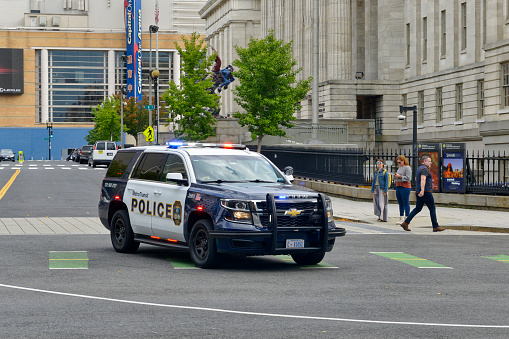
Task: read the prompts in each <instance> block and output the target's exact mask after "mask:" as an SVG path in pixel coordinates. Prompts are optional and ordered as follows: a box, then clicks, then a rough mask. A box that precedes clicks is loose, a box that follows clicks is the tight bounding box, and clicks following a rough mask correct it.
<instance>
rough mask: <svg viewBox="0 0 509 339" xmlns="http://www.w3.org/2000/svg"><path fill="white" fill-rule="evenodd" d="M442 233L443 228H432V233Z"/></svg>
mask: <svg viewBox="0 0 509 339" xmlns="http://www.w3.org/2000/svg"><path fill="white" fill-rule="evenodd" d="M442 231H445V228H443V227H434V228H433V232H442Z"/></svg>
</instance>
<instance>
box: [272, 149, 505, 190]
mask: <svg viewBox="0 0 509 339" xmlns="http://www.w3.org/2000/svg"><path fill="white" fill-rule="evenodd" d="M262 154H263V155H265V156H266V157H267V158H269V159H270V160H271V161H272V162H273V163H274V164H276V165H277V166H278V167H279V168H281V169H283V168H285V167H286V166H292V167H293V168H294V175H295V176H299V177H304V178H309V179H315V180H324V181H330V182H336V183H339V184H345V185H356V186H371V181H372V180H373V174H374V172H375V168H376V159H378V158H381V159H384V160H385V161H386V163H387V162H388V160H389V161H392V164H388V165H386V166H385V168H386V169H387V170H388V171H390V172H395V171H396V170H397V164H396V157H397V156H398V155H404V156H405V157H406V158H407V159H408V162H409V163H410V164H412V163H413V158H414V156H413V155H412V154H411V151H410V150H404V149H403V150H396V149H389V150H380V151H379V150H376V149H374V150H372V149H316V148H304V147H303V148H291V149H289V148H284V147H277V146H267V147H262ZM413 170H415V169H413ZM461 175H463V177H464V180H465V185H466V193H475V194H497V195H509V155H507V154H506V153H505V152H503V153H502V152H498V153H495V152H466V160H465V168H464V170H463V172H461ZM440 179H441V178H440ZM440 181H441V180H440ZM414 186H415V183H414V179H413V180H412V187H414ZM392 188H394V187H392Z"/></svg>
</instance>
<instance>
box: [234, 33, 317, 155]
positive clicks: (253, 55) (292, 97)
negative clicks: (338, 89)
mask: <svg viewBox="0 0 509 339" xmlns="http://www.w3.org/2000/svg"><path fill="white" fill-rule="evenodd" d="M235 50H236V51H237V54H238V55H239V59H237V60H235V61H234V62H233V65H234V66H236V67H237V71H236V72H235V73H234V75H235V77H236V78H237V79H238V80H239V84H238V85H237V86H236V87H235V89H234V90H233V92H234V93H235V94H236V98H235V101H236V102H237V103H238V104H239V105H240V106H241V107H242V108H243V109H244V110H245V113H243V112H237V113H235V114H234V117H236V118H238V119H239V124H240V125H241V126H248V130H249V131H250V132H251V135H252V136H253V139H256V138H258V152H259V151H260V148H261V142H262V139H263V137H264V136H265V135H275V136H286V133H285V131H284V130H282V129H281V127H293V126H294V125H293V124H292V121H294V120H296V118H295V117H294V115H293V114H294V112H295V111H297V110H299V109H301V105H300V101H301V100H302V99H304V97H305V96H306V94H307V92H308V91H309V89H310V83H311V80H312V78H311V77H309V78H308V79H306V80H301V81H299V82H297V83H296V79H295V78H296V75H297V74H298V73H299V72H300V71H301V70H302V68H298V69H296V70H292V68H293V67H294V66H296V65H297V61H295V59H294V58H293V56H292V43H291V42H290V43H285V42H284V41H283V40H277V39H276V38H275V37H274V32H273V31H269V34H268V35H267V36H266V37H265V38H264V39H253V38H251V39H250V41H249V44H248V47H247V48H242V47H239V46H237V45H236V46H235Z"/></svg>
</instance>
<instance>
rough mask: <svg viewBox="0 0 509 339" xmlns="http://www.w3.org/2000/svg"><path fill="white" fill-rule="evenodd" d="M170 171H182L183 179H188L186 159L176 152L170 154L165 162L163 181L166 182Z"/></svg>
mask: <svg viewBox="0 0 509 339" xmlns="http://www.w3.org/2000/svg"><path fill="white" fill-rule="evenodd" d="M168 173H181V174H182V179H186V180H187V172H186V167H185V166H184V161H183V160H182V158H180V157H179V156H178V155H176V154H168V158H167V159H166V163H165V164H164V169H163V175H162V177H161V179H162V181H165V182H166V174H168Z"/></svg>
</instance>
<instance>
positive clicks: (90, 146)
mask: <svg viewBox="0 0 509 339" xmlns="http://www.w3.org/2000/svg"><path fill="white" fill-rule="evenodd" d="M92 148H94V146H92V145H85V146H83V147H82V150H83V151H91V150H92Z"/></svg>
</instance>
